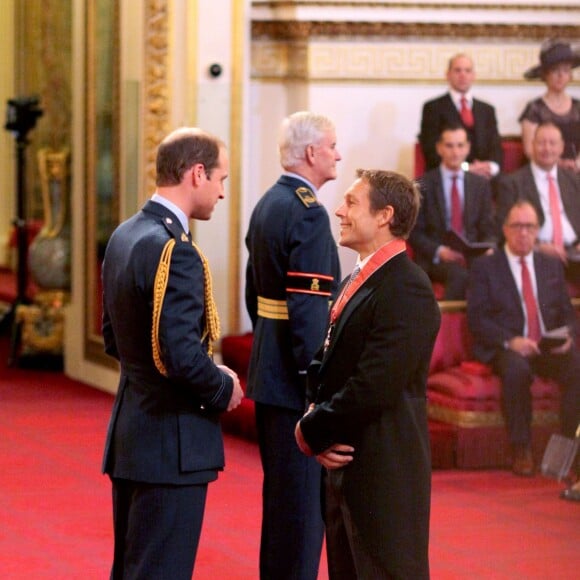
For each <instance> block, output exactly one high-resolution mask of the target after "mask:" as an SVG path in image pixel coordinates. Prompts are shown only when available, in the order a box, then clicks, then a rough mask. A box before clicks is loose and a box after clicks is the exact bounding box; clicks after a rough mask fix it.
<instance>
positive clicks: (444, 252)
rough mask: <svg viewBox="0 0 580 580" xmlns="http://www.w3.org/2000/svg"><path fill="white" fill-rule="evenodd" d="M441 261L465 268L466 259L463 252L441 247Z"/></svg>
mask: <svg viewBox="0 0 580 580" xmlns="http://www.w3.org/2000/svg"><path fill="white" fill-rule="evenodd" d="M439 259H440V260H441V261H442V262H456V263H457V264H461V265H462V266H465V257H464V256H463V254H462V253H461V252H456V251H455V250H452V249H451V248H450V247H449V246H441V247H440V248H439Z"/></svg>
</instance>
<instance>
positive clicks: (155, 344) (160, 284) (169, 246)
mask: <svg viewBox="0 0 580 580" xmlns="http://www.w3.org/2000/svg"><path fill="white" fill-rule="evenodd" d="M166 219H170V218H166ZM174 247H175V240H174V239H171V240H168V241H167V243H166V244H165V246H164V248H163V251H162V252H161V257H160V258H159V264H158V266H157V273H156V274H155V282H154V284H153V321H152V325H151V346H152V350H153V362H154V363H155V367H156V368H157V370H158V371H159V372H160V373H161V374H162V375H164V376H167V369H166V368H165V365H164V364H163V361H162V360H161V348H160V345H159V321H160V318H161V310H162V308H163V300H164V298H165V290H167V281H168V280H169V264H170V263H171V254H172V253H173V248H174Z"/></svg>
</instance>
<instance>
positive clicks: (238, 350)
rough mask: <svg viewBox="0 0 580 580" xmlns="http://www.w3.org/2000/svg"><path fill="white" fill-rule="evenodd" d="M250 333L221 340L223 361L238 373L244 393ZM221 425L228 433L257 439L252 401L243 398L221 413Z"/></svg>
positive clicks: (250, 349)
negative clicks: (237, 404)
mask: <svg viewBox="0 0 580 580" xmlns="http://www.w3.org/2000/svg"><path fill="white" fill-rule="evenodd" d="M252 336H253V335H252V333H251V332H247V333H246V334H239V335H230V336H224V337H223V338H222V341H221V355H222V360H223V363H224V364H225V365H226V366H228V367H230V368H231V369H232V370H234V371H236V373H238V376H239V377H240V383H241V385H242V389H243V390H244V393H245V392H246V385H247V377H248V364H249V362H250V353H251V351H252ZM221 422H222V427H223V428H224V430H225V431H228V432H229V433H235V434H236V435H241V436H243V437H246V438H247V439H252V440H257V438H258V436H257V433H256V421H255V410H254V401H252V400H250V399H247V398H244V399H242V402H241V404H240V406H239V407H237V408H236V409H234V410H233V411H230V412H229V413H223V414H222V418H221Z"/></svg>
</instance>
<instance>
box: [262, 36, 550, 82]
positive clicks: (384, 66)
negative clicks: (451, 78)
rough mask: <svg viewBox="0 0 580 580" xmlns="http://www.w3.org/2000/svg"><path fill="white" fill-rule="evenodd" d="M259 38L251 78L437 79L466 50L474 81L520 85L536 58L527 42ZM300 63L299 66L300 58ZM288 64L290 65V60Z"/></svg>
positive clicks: (420, 80)
mask: <svg viewBox="0 0 580 580" xmlns="http://www.w3.org/2000/svg"><path fill="white" fill-rule="evenodd" d="M285 47H286V45H285V44H284V43H276V42H267V41H263V40H262V41H260V42H254V44H253V47H252V77H253V78H256V79H260V78H262V79H268V78H270V79H274V78H283V77H284V76H285V75H286V74H287V73H288V72H290V71H291V72H292V73H293V76H294V77H296V76H299V77H300V78H303V79H305V80H311V81H332V80H338V81H357V82H360V81H363V82H374V81H377V82H389V81H392V82H395V81H408V82H421V83H424V82H441V81H442V79H443V77H444V74H445V70H446V69H447V62H448V60H449V58H450V56H452V55H453V54H456V53H457V52H466V53H468V54H470V55H471V56H472V58H473V60H474V62H475V69H476V71H477V78H478V83H490V84H492V83H520V82H522V80H523V77H522V75H523V72H524V71H525V70H526V69H527V68H529V67H531V66H533V65H535V64H536V63H537V60H538V49H539V47H538V44H537V43H536V42H533V43H526V44H523V43H514V44H502V45H499V46H498V45H497V44H496V43H491V42H490V43H482V42H477V43H476V44H474V43H468V42H466V43H462V44H460V43H457V42H454V43H441V42H437V43H429V44H428V43H424V42H414V43H413V42H409V43H403V42H400V43H385V42H372V43H369V42H360V43H359V42H352V41H337V42H331V41H313V42H311V43H310V44H308V45H303V46H301V48H300V50H285ZM302 58H304V65H303V66H300V59H302ZM290 63H292V64H290Z"/></svg>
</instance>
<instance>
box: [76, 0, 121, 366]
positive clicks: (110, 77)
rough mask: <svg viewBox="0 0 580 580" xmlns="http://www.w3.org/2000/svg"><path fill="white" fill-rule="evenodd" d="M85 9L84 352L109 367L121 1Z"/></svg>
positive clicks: (90, 3) (97, 1) (99, 0)
mask: <svg viewBox="0 0 580 580" xmlns="http://www.w3.org/2000/svg"><path fill="white" fill-rule="evenodd" d="M85 10H86V41H85V42H86V46H85V59H86V60H85V71H86V77H85V83H86V84H85V95H86V96H85V134H86V147H85V163H86V166H85V196H86V197H85V199H86V210H85V214H86V229H85V236H86V239H85V248H86V260H85V264H86V281H85V304H86V309H85V312H86V320H85V334H86V336H85V353H86V355H87V358H90V359H93V360H96V361H98V362H104V363H105V364H109V365H110V364H115V363H114V362H113V361H112V359H109V357H107V356H105V354H104V352H103V340H102V336H101V315H102V307H101V264H102V260H103V256H104V252H105V247H106V244H107V241H108V239H109V236H110V235H111V233H112V231H113V230H114V229H115V227H116V226H117V224H118V223H119V207H120V174H119V156H120V151H119V141H120V114H121V112H120V98H119V0H87V2H86V4H85Z"/></svg>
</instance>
